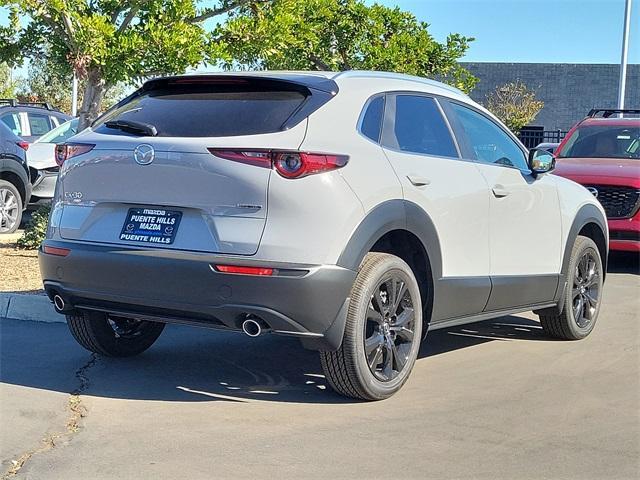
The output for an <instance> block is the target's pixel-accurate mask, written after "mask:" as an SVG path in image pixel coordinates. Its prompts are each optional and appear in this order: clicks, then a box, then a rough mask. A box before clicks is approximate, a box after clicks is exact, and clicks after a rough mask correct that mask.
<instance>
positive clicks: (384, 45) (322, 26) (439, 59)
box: [215, 0, 477, 91]
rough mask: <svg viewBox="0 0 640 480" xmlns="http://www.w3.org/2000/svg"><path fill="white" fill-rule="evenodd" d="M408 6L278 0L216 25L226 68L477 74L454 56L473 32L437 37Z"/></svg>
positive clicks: (463, 83) (451, 76) (464, 82)
mask: <svg viewBox="0 0 640 480" xmlns="http://www.w3.org/2000/svg"><path fill="white" fill-rule="evenodd" d="M428 27H429V25H428V24H427V23H424V22H419V21H418V20H417V19H416V18H415V16H414V15H413V14H411V13H409V12H404V11H402V10H400V9H399V8H397V7H396V8H389V7H386V6H383V5H378V4H373V5H371V6H368V5H365V3H364V2H363V1H361V0H275V1H274V2H271V3H264V4H254V5H251V6H250V7H248V8H243V9H241V10H240V11H238V12H234V14H233V15H230V18H229V21H228V22H226V23H225V24H224V25H221V26H219V28H218V29H217V31H216V32H215V35H216V36H217V38H218V40H219V43H218V47H219V49H220V51H219V55H220V56H221V57H222V58H223V59H224V64H225V66H226V67H227V68H235V67H237V66H240V67H244V68H257V69H292V70H310V69H311V70H349V69H361V70H386V71H396V72H402V73H407V74H413V75H420V76H427V77H436V78H438V79H440V80H444V81H445V82H447V83H450V84H452V85H454V86H456V87H458V88H460V89H462V90H464V91H469V90H471V89H472V88H473V86H474V85H475V83H476V81H477V79H476V78H475V77H473V75H471V74H470V73H469V72H468V71H467V70H465V69H464V68H462V67H461V66H460V64H459V63H458V59H460V58H461V57H462V56H463V55H464V53H465V52H466V51H467V49H468V48H469V44H470V42H471V41H473V38H468V37H464V36H462V35H459V34H451V35H449V36H448V37H447V39H446V41H445V42H444V43H439V42H437V41H436V40H434V38H433V37H432V36H431V35H430V34H429V31H428Z"/></svg>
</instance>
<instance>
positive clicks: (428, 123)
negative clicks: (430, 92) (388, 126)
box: [387, 95, 458, 158]
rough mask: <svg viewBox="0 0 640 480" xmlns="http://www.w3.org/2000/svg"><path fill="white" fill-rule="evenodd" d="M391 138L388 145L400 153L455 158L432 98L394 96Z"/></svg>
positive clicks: (441, 118)
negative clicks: (394, 106) (393, 118)
mask: <svg viewBox="0 0 640 480" xmlns="http://www.w3.org/2000/svg"><path fill="white" fill-rule="evenodd" d="M395 110H396V112H395V122H394V129H393V135H389V137H390V138H389V139H388V142H387V143H388V145H387V146H390V147H392V148H396V149H398V150H401V151H403V152H411V153H420V154H424V155H437V156H441V157H454V158H456V157H458V152H457V150H456V146H455V144H454V143H453V138H451V133H450V131H449V128H448V127H447V124H446V123H445V120H444V118H443V117H442V113H441V112H440V109H439V108H438V105H437V103H436V101H435V99H433V98H430V97H424V96H420V95H397V96H396V109H395Z"/></svg>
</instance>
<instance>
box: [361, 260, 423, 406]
mask: <svg viewBox="0 0 640 480" xmlns="http://www.w3.org/2000/svg"><path fill="white" fill-rule="evenodd" d="M391 274H394V275H395V274H397V275H399V276H400V277H401V278H403V279H404V280H405V282H406V284H407V289H408V290H409V292H410V294H411V299H412V301H413V308H414V319H415V327H414V338H415V339H416V341H414V343H413V345H412V348H411V351H410V354H409V359H408V362H407V364H406V365H405V367H404V368H403V370H402V372H400V374H399V375H398V376H397V377H396V378H394V379H393V380H391V381H389V382H382V381H380V380H378V379H377V378H376V377H375V376H374V374H373V373H372V372H371V370H370V369H369V365H368V362H367V358H366V354H365V349H364V340H365V338H364V335H365V321H366V312H367V309H368V307H369V302H370V299H371V296H372V295H373V293H374V291H375V289H376V288H377V287H378V285H379V283H380V282H381V281H382V280H384V279H385V277H388V276H389V275H391ZM352 298H353V297H352ZM359 300H360V301H359V302H358V303H357V304H353V303H352V304H351V305H350V306H349V315H353V316H354V317H355V319H356V321H355V322H354V323H353V324H354V325H355V331H354V332H352V334H353V335H354V337H355V352H354V353H355V355H356V358H357V361H356V364H355V367H356V374H357V376H358V379H359V380H360V383H361V385H362V386H363V387H364V388H365V389H366V391H367V394H368V395H370V396H371V397H375V398H377V399H384V398H387V397H389V396H391V395H393V394H394V393H395V392H397V391H398V390H399V389H400V388H401V387H402V385H403V384H404V383H405V382H406V381H407V378H408V377H409V375H410V373H411V370H412V369H413V366H414V364H415V361H416V358H417V356H418V350H419V349H420V339H421V338H422V303H421V299H420V290H419V288H418V283H417V281H416V279H415V277H414V275H413V272H412V271H411V268H409V266H408V265H407V264H406V263H405V262H404V261H402V260H401V259H400V258H397V257H393V256H391V255H389V256H388V258H385V259H384V260H383V261H381V262H379V263H378V264H377V265H375V267H374V268H373V269H372V271H370V278H369V282H368V284H367V287H366V289H365V290H364V291H363V292H362V295H361V296H360V298H359Z"/></svg>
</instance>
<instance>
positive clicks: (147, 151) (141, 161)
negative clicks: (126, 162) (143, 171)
mask: <svg viewBox="0 0 640 480" xmlns="http://www.w3.org/2000/svg"><path fill="white" fill-rule="evenodd" d="M155 157H156V152H155V150H154V149H153V147H152V146H151V145H149V144H148V143H141V144H140V145H138V146H137V147H136V148H135V150H134V151H133V158H134V160H135V161H136V163H137V164H138V165H149V164H150V163H151V162H153V159H154V158H155Z"/></svg>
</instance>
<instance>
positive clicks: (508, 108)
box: [485, 81, 544, 134]
mask: <svg viewBox="0 0 640 480" xmlns="http://www.w3.org/2000/svg"><path fill="white" fill-rule="evenodd" d="M485 106H486V107H487V109H488V110H489V111H491V112H493V114H494V115H495V116H496V117H498V118H499V119H500V120H502V121H503V122H504V124H505V125H506V126H507V127H509V129H510V130H511V131H512V132H513V133H515V134H517V133H518V132H520V130H521V129H522V127H524V126H525V125H527V124H529V123H530V122H532V121H533V119H534V118H536V115H538V113H539V112H540V110H542V107H544V102H542V101H540V100H537V99H536V92H535V91H533V90H529V88H527V86H526V85H525V84H524V83H522V82H520V81H517V82H512V83H506V84H504V85H501V86H499V87H497V88H496V89H495V90H494V91H493V92H491V93H490V94H489V95H487V101H486V104H485Z"/></svg>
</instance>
